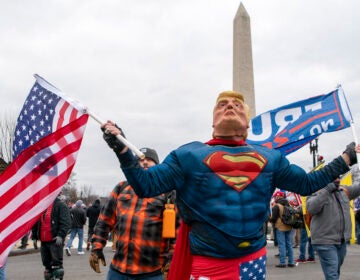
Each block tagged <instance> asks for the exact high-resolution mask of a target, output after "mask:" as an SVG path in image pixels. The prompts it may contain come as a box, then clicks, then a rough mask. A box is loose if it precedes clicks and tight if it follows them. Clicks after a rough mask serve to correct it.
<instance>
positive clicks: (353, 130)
mask: <svg viewBox="0 0 360 280" xmlns="http://www.w3.org/2000/svg"><path fill="white" fill-rule="evenodd" d="M350 127H351V131H352V134H353V137H354V142H355V147H356V146H357V145H358V144H359V140H358V138H357V135H356V131H355V125H354V121H353V120H351V121H350ZM356 158H357V162H358V167H359V170H360V161H359V159H360V156H359V154H358V153H356Z"/></svg>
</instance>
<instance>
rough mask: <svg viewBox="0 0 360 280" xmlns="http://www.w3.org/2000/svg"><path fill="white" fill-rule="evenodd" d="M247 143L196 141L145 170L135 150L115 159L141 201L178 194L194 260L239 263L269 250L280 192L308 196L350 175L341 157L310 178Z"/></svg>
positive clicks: (273, 154)
mask: <svg viewBox="0 0 360 280" xmlns="http://www.w3.org/2000/svg"><path fill="white" fill-rule="evenodd" d="M243 144H244V145H237V144H236V143H233V141H226V140H217V139H216V140H212V141H209V142H208V143H201V142H191V143H189V144H186V145H183V146H181V147H179V148H178V149H176V150H174V151H172V152H171V153H170V154H169V155H168V156H167V157H166V158H165V160H164V161H163V162H162V163H161V164H159V165H156V166H154V167H152V168H150V169H148V170H146V171H145V170H143V169H141V168H140V166H139V164H138V161H137V158H136V157H135V156H134V155H133V154H132V153H131V152H130V151H127V152H126V153H124V154H120V153H116V154H117V156H118V158H119V160H120V163H121V168H122V170H123V172H124V174H125V176H126V178H127V180H128V181H129V183H130V184H131V185H132V187H133V188H134V190H135V191H136V193H137V194H138V195H139V196H140V197H152V196H156V195H159V194H160V193H164V192H169V191H171V190H172V189H176V191H177V195H176V204H177V207H178V209H179V213H180V215H181V217H182V219H183V221H184V222H185V223H186V224H187V225H189V226H190V227H191V229H190V234H189V240H190V252H191V254H192V255H201V256H208V257H215V258H239V257H243V256H247V255H249V254H251V253H254V252H256V251H258V250H260V249H261V248H263V247H264V246H265V245H266V236H265V234H264V232H263V224H264V222H265V221H266V220H267V216H268V213H269V206H270V200H271V196H272V193H273V192H274V190H275V188H276V187H278V188H280V189H284V190H288V191H291V192H295V193H298V194H301V195H304V196H306V195H310V194H311V193H313V192H315V191H317V190H318V189H320V188H322V187H324V186H326V185H327V184H328V183H329V182H331V181H333V180H334V179H335V178H337V177H338V176H339V175H340V174H343V173H345V172H347V171H348V170H349V167H348V166H347V164H346V163H345V161H344V160H343V159H342V158H341V157H338V158H336V159H335V160H333V161H332V162H331V163H329V164H328V165H327V166H325V167H324V168H322V169H321V170H319V171H316V172H311V173H308V174H307V173H306V172H305V171H304V170H303V169H302V168H300V167H298V166H297V165H293V164H290V163H289V161H288V160H287V159H286V157H285V156H283V155H282V154H281V153H280V152H279V151H276V150H271V149H268V148H266V147H263V146H258V145H246V144H245V143H243Z"/></svg>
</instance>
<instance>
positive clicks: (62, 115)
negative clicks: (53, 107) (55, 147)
mask: <svg viewBox="0 0 360 280" xmlns="http://www.w3.org/2000/svg"><path fill="white" fill-rule="evenodd" d="M69 106H70V104H69V103H68V102H64V104H63V106H62V107H61V109H60V111H59V118H58V120H57V124H56V129H59V128H60V127H62V126H63V123H64V121H65V113H66V110H67V109H68V107H69Z"/></svg>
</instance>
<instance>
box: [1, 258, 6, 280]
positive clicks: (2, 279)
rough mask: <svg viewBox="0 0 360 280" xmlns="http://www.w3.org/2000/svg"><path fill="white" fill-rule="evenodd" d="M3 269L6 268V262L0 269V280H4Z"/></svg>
mask: <svg viewBox="0 0 360 280" xmlns="http://www.w3.org/2000/svg"><path fill="white" fill-rule="evenodd" d="M5 268H6V262H5V263H4V266H3V267H2V268H0V280H5V279H6V273H5Z"/></svg>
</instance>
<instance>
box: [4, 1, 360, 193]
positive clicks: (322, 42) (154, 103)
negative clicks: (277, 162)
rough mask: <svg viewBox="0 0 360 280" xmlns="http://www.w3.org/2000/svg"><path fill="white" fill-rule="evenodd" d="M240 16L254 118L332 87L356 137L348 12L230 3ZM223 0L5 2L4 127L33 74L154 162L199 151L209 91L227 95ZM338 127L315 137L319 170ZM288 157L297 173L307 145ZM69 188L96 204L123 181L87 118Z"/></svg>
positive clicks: (353, 33) (208, 117)
mask: <svg viewBox="0 0 360 280" xmlns="http://www.w3.org/2000/svg"><path fill="white" fill-rule="evenodd" d="M242 3H243V4H244V6H245V9H246V10H247V12H248V13H249V15H250V18H251V33H252V44H253V61H254V77H255V99H256V111H257V113H258V114H260V113H263V112H265V111H268V110H271V109H274V108H277V107H279V106H282V105H285V104H288V103H292V102H294V101H297V100H301V99H306V98H309V97H312V96H314V95H318V94H325V93H328V92H330V91H332V90H334V89H335V87H336V85H337V84H341V85H342V87H343V89H344V91H345V94H346V97H347V99H348V101H349V103H350V108H351V110H352V113H353V117H354V121H355V126H356V132H357V133H359V132H360V130H359V129H358V127H359V125H358V124H359V121H360V120H359V119H360V113H359V108H360V100H359V90H360V79H359V76H360V52H359V49H360V41H359V40H360V39H359V34H360V2H359V1H355V0H348V1H340V0H317V1H299V0H292V1H286V0H272V1H261V0H251V1H250V0H248V1H242ZM239 5H240V1H235V0H224V1H218V0H196V1H194V0H182V1H169V0H157V1H148V0H137V1H134V0H121V1H119V0H104V1H99V0H97V1H92V0H86V1H85V0H81V1H80V0H78V1H74V0H71V1H70V0H62V1H52V0H43V1H40V0H33V1H20V0H12V1H6V2H4V3H2V5H1V10H0V38H1V44H0V77H1V79H0V94H1V103H0V112H1V113H6V114H14V115H15V116H16V117H17V115H18V113H19V112H20V109H21V107H22V105H23V103H24V101H25V98H26V96H27V95H28V93H29V90H30V88H31V87H32V85H33V83H34V81H35V80H34V78H33V74H35V73H37V74H39V75H41V76H42V77H44V78H45V79H46V80H48V81H49V82H50V83H52V84H54V85H55V86H57V87H58V88H59V89H61V90H62V91H64V92H66V93H67V94H68V95H70V96H71V97H73V98H75V99H77V100H79V101H81V102H82V103H84V104H85V105H86V106H88V107H89V108H90V109H91V110H92V111H93V112H95V113H96V114H97V115H99V116H100V117H101V118H103V119H111V120H114V121H116V122H117V123H118V124H119V126H121V127H122V128H123V130H124V132H125V134H126V137H127V138H128V140H129V141H130V142H132V143H133V144H135V145H136V146H137V147H139V148H140V147H143V146H148V147H152V148H155V149H156V150H157V151H158V153H159V156H160V159H161V160H163V159H164V157H165V156H166V155H167V154H168V153H169V152H170V151H171V150H173V149H176V148H177V147H179V146H180V145H182V144H185V143H187V142H189V141H193V140H199V141H207V140H209V139H210V138H211V133H212V128H211V124H212V109H213V106H214V102H215V99H216V97H217V95H218V93H219V92H221V91H223V90H228V89H231V88H232V54H233V52H232V46H233V42H232V40H233V37H232V36H233V19H234V16H235V14H236V11H237V9H238V7H239ZM352 139H353V137H352V133H351V130H350V129H346V130H342V131H339V132H334V133H329V134H327V135H322V136H321V137H320V139H319V153H320V154H322V155H324V157H325V159H326V160H330V159H332V158H334V157H335V156H337V155H339V154H340V153H341V152H342V151H343V149H344V147H345V146H346V144H347V143H349V142H350V141H351V140H352ZM289 159H290V160H291V161H292V162H293V163H296V164H299V165H300V166H302V167H303V168H304V169H306V170H309V168H310V167H311V166H312V157H311V155H310V152H309V146H305V147H303V148H302V149H301V150H299V151H297V152H295V153H294V154H292V155H291V156H289ZM74 171H75V172H76V177H75V178H76V180H77V186H78V187H80V186H82V185H87V186H92V187H93V190H94V192H96V193H97V194H100V195H106V196H107V195H108V193H109V192H110V191H111V189H112V188H113V186H114V185H115V184H116V183H117V182H118V181H120V180H123V179H124V176H123V174H122V172H121V170H120V168H119V164H118V162H117V159H116V157H115V155H114V154H113V153H112V152H111V151H110V150H109V149H108V148H107V146H106V144H105V142H103V140H102V135H101V133H100V130H99V125H98V124H97V123H96V122H95V121H93V120H92V119H90V120H89V123H88V126H87V130H86V133H85V136H84V140H83V145H82V147H81V149H80V152H79V155H78V160H77V163H76V165H75V168H74Z"/></svg>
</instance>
